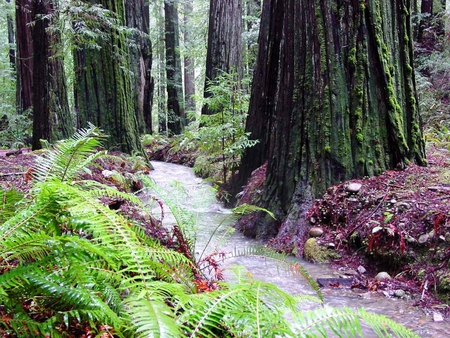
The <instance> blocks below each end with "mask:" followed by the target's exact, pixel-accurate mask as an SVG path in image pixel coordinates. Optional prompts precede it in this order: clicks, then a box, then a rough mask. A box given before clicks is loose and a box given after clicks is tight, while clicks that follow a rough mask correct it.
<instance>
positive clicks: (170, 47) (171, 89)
mask: <svg viewBox="0 0 450 338" xmlns="http://www.w3.org/2000/svg"><path fill="white" fill-rule="evenodd" d="M164 14H165V17H164V22H165V42H166V76H167V112H168V116H167V126H168V129H169V130H170V132H171V133H173V134H175V135H178V134H181V131H182V130H183V128H184V126H185V125H186V113H185V109H184V96H183V80H182V71H181V58H180V35H179V32H178V30H179V20H178V6H177V4H176V2H175V1H173V0H165V1H164Z"/></svg>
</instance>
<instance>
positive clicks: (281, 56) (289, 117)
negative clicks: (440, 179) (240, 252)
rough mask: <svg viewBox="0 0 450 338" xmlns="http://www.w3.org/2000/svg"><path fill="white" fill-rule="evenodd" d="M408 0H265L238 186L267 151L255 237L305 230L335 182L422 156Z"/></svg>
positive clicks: (399, 166)
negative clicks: (262, 212) (250, 143)
mask: <svg viewBox="0 0 450 338" xmlns="http://www.w3.org/2000/svg"><path fill="white" fill-rule="evenodd" d="M410 8H411V3H410V1H409V0H393V1H379V0H368V1H357V0H351V1H341V0H314V1H310V0H301V1H283V0H267V1H265V2H264V8H263V14H262V22H261V31H260V42H259V43H260V49H259V55H258V60H257V66H256V69H255V77H254V82H253V89H252V95H251V103H250V109H249V117H248V120H247V131H249V132H251V133H252V134H251V137H252V138H255V139H259V140H260V144H258V145H257V146H255V147H253V148H249V149H248V150H247V151H246V153H245V155H244V158H243V161H242V166H241V170H240V180H239V182H238V183H237V184H238V186H240V185H241V184H242V183H243V182H245V180H246V179H247V178H248V177H249V175H250V173H251V172H252V170H254V169H255V168H257V167H259V166H261V165H262V164H263V163H264V162H265V161H268V169H267V174H266V186H265V190H264V193H263V204H264V206H265V207H267V208H268V209H270V210H272V211H274V212H275V214H276V216H277V219H278V221H276V222H274V221H272V220H270V219H269V218H268V217H265V216H260V217H257V218H255V225H256V230H255V231H254V234H255V235H256V236H257V237H261V238H263V237H273V236H276V235H277V234H279V231H281V232H285V229H286V228H290V230H291V231H292V232H295V233H296V235H297V236H299V237H302V236H303V234H304V232H305V231H306V230H305V229H306V228H307V223H306V221H305V220H304V219H303V220H300V219H301V215H302V213H303V212H304V211H305V209H306V207H307V205H308V203H309V202H310V201H311V200H312V199H313V198H316V197H319V196H320V195H321V194H322V193H323V192H324V191H325V189H326V188H327V187H328V186H330V185H332V184H335V183H338V182H341V181H344V180H348V179H352V178H358V177H363V176H372V175H377V174H380V173H381V172H383V171H385V170H388V169H402V168H404V167H405V166H406V165H407V164H408V163H410V162H415V163H418V164H421V165H422V164H425V151H424V141H423V138H422V133H421V127H420V117H419V113H418V104H417V97H416V87H415V80H414V69H413V59H412V36H411V26H410V19H411V18H410Z"/></svg>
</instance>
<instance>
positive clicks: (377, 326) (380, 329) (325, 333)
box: [294, 306, 419, 338]
mask: <svg viewBox="0 0 450 338" xmlns="http://www.w3.org/2000/svg"><path fill="white" fill-rule="evenodd" d="M294 320H295V325H296V330H295V331H296V332H295V334H296V337H324V338H327V337H329V336H330V332H332V333H333V334H334V335H336V336H338V337H363V336H364V334H363V332H362V330H361V321H364V322H365V323H366V324H367V325H368V326H369V327H370V328H372V330H373V331H374V332H375V333H376V334H377V336H378V337H391V336H392V335H391V334H394V336H395V337H405V338H408V337H411V338H417V337H419V336H417V335H416V334H415V333H413V332H412V331H410V330H408V329H406V328H405V327H404V326H402V325H400V324H398V323H396V322H394V321H393V320H391V319H388V318H386V317H385V316H382V315H377V314H371V313H368V312H367V311H365V310H364V309H358V310H352V309H349V308H343V309H336V308H331V307H329V306H326V307H324V308H321V309H315V310H312V311H306V312H296V313H295V319H294Z"/></svg>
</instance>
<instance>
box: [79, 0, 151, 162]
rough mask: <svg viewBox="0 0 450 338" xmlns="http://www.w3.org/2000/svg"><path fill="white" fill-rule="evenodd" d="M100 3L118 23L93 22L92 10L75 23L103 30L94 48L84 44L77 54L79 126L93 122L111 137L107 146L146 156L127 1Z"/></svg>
mask: <svg viewBox="0 0 450 338" xmlns="http://www.w3.org/2000/svg"><path fill="white" fill-rule="evenodd" d="M98 4H99V5H101V6H102V7H103V8H104V9H106V10H108V11H109V12H104V13H103V15H104V16H105V15H111V16H112V17H113V18H114V19H115V20H109V19H108V17H106V19H105V20H104V21H101V20H103V18H100V17H98V18H96V19H95V20H94V22H92V17H93V16H94V15H90V14H95V12H93V13H89V12H88V10H89V8H88V9H87V12H85V17H86V21H81V22H75V23H74V25H75V27H77V26H80V27H83V25H85V24H88V23H89V21H88V20H91V24H93V25H95V27H96V31H98V30H101V34H100V35H98V36H97V39H96V41H95V44H94V45H92V44H88V43H84V44H83V45H81V46H78V49H77V50H76V51H75V56H74V58H75V74H76V79H75V104H76V109H77V113H78V126H79V127H84V126H86V125H87V122H91V123H93V124H94V125H96V126H98V127H100V128H102V129H103V130H104V131H105V133H106V134H108V135H109V136H110V137H109V138H108V143H107V146H108V147H109V148H110V149H118V150H121V151H123V152H126V153H129V154H131V153H133V152H137V153H139V154H142V155H144V156H146V155H145V153H144V150H143V147H142V144H141V142H140V139H139V128H138V121H137V118H136V114H135V109H134V103H135V100H134V99H133V96H132V93H133V84H132V78H131V74H130V71H129V69H130V64H129V60H130V57H129V56H130V51H129V47H128V45H129V41H128V40H127V37H126V34H125V33H124V30H123V28H124V27H125V24H126V22H125V4H124V0H101V1H99V2H98ZM89 5H93V4H89ZM99 20H100V21H99ZM111 22H113V23H117V24H118V25H119V27H118V26H117V25H116V24H111ZM89 28H90V27H88V29H89ZM83 29H85V27H83Z"/></svg>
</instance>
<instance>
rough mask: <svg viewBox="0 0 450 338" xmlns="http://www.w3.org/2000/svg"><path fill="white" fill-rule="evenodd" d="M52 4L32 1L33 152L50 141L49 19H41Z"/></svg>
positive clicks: (39, 0)
mask: <svg viewBox="0 0 450 338" xmlns="http://www.w3.org/2000/svg"><path fill="white" fill-rule="evenodd" d="M52 9H53V4H52V2H48V1H45V2H44V1H43V0H34V1H33V6H32V14H31V18H32V20H33V21H34V25H33V28H32V38H33V65H34V66H33V83H34V86H33V139H32V144H31V147H32V149H33V150H36V149H41V148H42V145H41V142H40V140H41V139H44V140H47V141H50V138H51V123H50V81H51V78H50V69H49V56H50V54H49V53H50V43H49V36H48V34H47V32H46V30H47V28H48V26H49V19H43V18H41V17H43V16H45V15H48V14H50V13H51V12H52Z"/></svg>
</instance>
